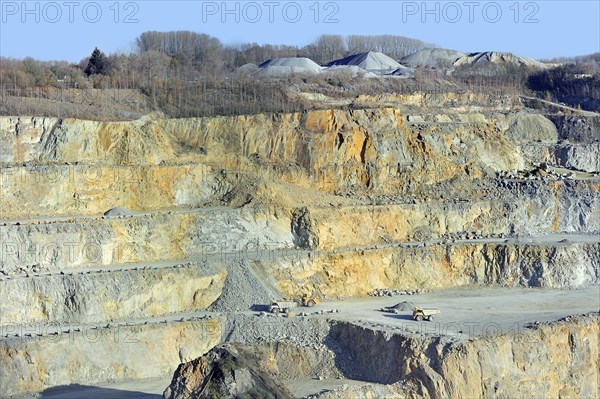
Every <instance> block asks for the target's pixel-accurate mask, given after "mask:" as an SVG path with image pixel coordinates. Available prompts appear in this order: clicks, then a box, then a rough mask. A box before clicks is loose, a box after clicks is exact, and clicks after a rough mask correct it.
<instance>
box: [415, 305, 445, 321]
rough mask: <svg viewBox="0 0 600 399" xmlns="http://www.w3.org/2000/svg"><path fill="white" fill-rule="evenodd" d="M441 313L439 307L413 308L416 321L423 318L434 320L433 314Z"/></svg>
mask: <svg viewBox="0 0 600 399" xmlns="http://www.w3.org/2000/svg"><path fill="white" fill-rule="evenodd" d="M439 313H440V310H439V309H438V308H420V307H417V308H415V310H413V314H412V317H413V319H415V320H416V321H421V320H423V319H425V320H427V321H432V320H433V315H434V314H439Z"/></svg>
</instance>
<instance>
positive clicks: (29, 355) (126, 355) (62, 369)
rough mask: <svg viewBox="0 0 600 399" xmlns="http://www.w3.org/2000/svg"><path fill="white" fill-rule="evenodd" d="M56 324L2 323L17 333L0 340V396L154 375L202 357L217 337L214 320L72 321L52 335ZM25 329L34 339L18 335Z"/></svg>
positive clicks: (168, 372) (217, 341) (219, 329)
mask: <svg viewBox="0 0 600 399" xmlns="http://www.w3.org/2000/svg"><path fill="white" fill-rule="evenodd" d="M56 327H58V325H57V324H56V323H51V324H40V325H38V326H35V327H30V328H28V329H26V328H22V327H20V326H18V325H9V326H8V327H7V326H6V325H4V326H3V328H4V331H7V329H9V330H11V331H12V332H13V333H20V335H21V336H20V337H11V338H9V339H2V340H1V341H0V359H2V360H1V362H2V367H1V368H0V391H1V392H2V396H5V395H6V396H10V395H18V394H23V393H27V392H39V391H42V390H44V389H45V388H48V387H54V386H62V385H68V384H84V385H90V384H94V383H99V382H105V381H109V380H117V381H118V380H123V379H138V378H139V379H143V378H156V377H157V376H161V375H167V374H170V373H172V372H173V370H174V369H175V368H176V367H177V366H178V365H179V364H180V363H182V362H188V361H191V360H193V359H195V358H197V357H199V356H201V355H203V354H204V353H206V352H207V351H208V350H210V348H212V347H214V346H215V345H218V344H219V342H220V340H221V323H220V321H219V320H218V319H213V320H210V319H206V320H199V321H187V322H177V323H168V324H167V323H150V324H143V323H141V324H137V325H130V326H127V325H125V324H122V325H113V326H112V328H107V326H106V324H105V325H103V326H98V327H97V328H95V329H90V328H86V325H85V324H83V323H77V324H72V325H70V326H69V327H68V328H66V329H64V331H63V330H60V334H58V335H54V333H55V332H54V330H56ZM88 327H89V325H88ZM25 333H30V334H33V335H34V337H35V338H27V337H24V336H23V335H24V334H25ZM38 334H39V335H40V336H38Z"/></svg>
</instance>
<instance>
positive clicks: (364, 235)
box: [295, 183, 600, 249]
mask: <svg viewBox="0 0 600 399" xmlns="http://www.w3.org/2000/svg"><path fill="white" fill-rule="evenodd" d="M524 189H525V190H523V191H522V192H521V195H519V193H518V191H517V190H515V191H517V192H515V194H516V195H515V196H514V197H513V201H512V202H508V201H506V202H504V201H499V200H495V201H494V200H489V201H475V202H470V203H469V202H466V203H461V202H456V203H453V202H450V203H449V202H445V203H442V202H434V201H428V202H425V203H420V204H414V205H413V204H400V205H381V206H355V207H341V208H308V209H307V211H305V212H304V214H303V215H302V218H303V221H302V224H301V227H299V228H298V229H297V231H296V232H295V234H296V236H306V237H308V238H307V240H305V241H306V245H307V246H309V247H314V248H319V249H333V248H344V247H354V246H361V245H369V244H382V243H389V242H403V241H427V240H431V239H436V238H440V237H444V236H446V237H448V236H451V235H453V234H459V233H467V232H469V233H470V232H473V233H475V234H476V235H477V236H479V237H489V236H493V235H514V234H521V235H540V234H541V235H544V234H550V233H558V232H570V233H577V232H590V233H591V232H598V231H600V222H599V220H600V200H599V196H598V195H596V194H595V191H596V190H598V189H600V185H599V184H598V183H594V184H590V185H586V184H580V185H577V186H571V187H569V186H566V185H564V184H561V183H558V184H555V185H549V186H543V185H537V186H536V185H531V186H529V187H524Z"/></svg>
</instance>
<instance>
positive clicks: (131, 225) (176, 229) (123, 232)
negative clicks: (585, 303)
mask: <svg viewBox="0 0 600 399" xmlns="http://www.w3.org/2000/svg"><path fill="white" fill-rule="evenodd" d="M0 242H1V243H2V244H1V245H0V260H1V261H0V266H1V268H0V271H1V272H2V273H4V274H5V275H12V274H20V275H23V274H25V273H27V274H33V273H45V272H50V273H57V272H60V271H67V270H69V269H88V270H94V269H97V268H101V267H109V266H120V265H127V264H135V263H141V262H150V263H152V262H155V263H156V261H158V265H160V264H161V263H160V262H163V263H164V261H178V260H182V259H192V258H194V259H205V258H209V257H210V258H211V259H216V260H219V259H221V258H225V257H226V256H225V254H230V253H235V252H248V253H252V252H253V251H254V252H257V251H260V250H266V251H269V250H270V251H273V250H277V249H278V248H282V247H291V246H293V240H292V234H291V232H290V219H289V217H285V215H281V216H280V217H277V216H274V215H266V214H264V213H262V212H260V211H259V210H252V209H248V208H245V209H231V208H225V207H221V208H204V209H199V210H190V211H179V212H161V213H153V214H141V215H130V216H119V217H95V218H76V219H67V220H57V221H50V222H44V221H42V220H40V221H33V222H31V223H28V224H19V225H16V224H9V225H7V226H0ZM221 255H223V256H221ZM134 266H136V265H134ZM134 266H131V267H134Z"/></svg>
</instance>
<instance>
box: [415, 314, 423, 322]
mask: <svg viewBox="0 0 600 399" xmlns="http://www.w3.org/2000/svg"><path fill="white" fill-rule="evenodd" d="M415 320H416V321H421V320H423V316H421V315H420V314H418V315H416V316H415Z"/></svg>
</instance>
